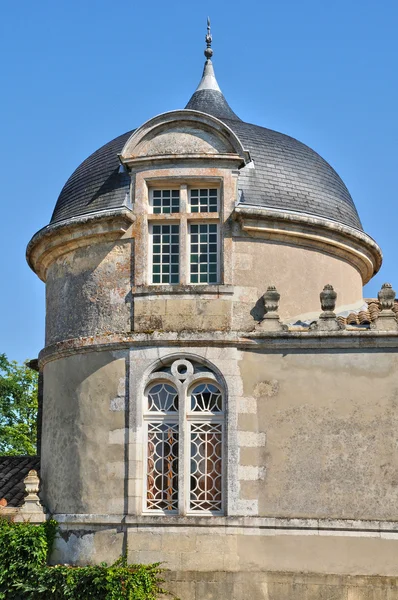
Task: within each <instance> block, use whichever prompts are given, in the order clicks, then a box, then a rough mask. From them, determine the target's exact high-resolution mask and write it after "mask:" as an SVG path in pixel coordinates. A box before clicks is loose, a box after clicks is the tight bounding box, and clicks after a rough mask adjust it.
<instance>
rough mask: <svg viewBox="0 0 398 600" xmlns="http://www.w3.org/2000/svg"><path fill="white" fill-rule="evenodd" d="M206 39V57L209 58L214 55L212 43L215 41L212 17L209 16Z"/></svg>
mask: <svg viewBox="0 0 398 600" xmlns="http://www.w3.org/2000/svg"><path fill="white" fill-rule="evenodd" d="M205 41H206V46H207V48H206V50H205V57H206V58H207V60H209V59H210V58H211V57H212V56H213V50H212V49H211V43H212V41H213V37H212V35H211V32H210V17H207V34H206V37H205Z"/></svg>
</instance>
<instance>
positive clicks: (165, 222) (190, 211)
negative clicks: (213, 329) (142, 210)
mask: <svg viewBox="0 0 398 600" xmlns="http://www.w3.org/2000/svg"><path fill="white" fill-rule="evenodd" d="M149 199H150V207H151V214H150V215H149V216H148V219H149V241H150V249H149V250H150V251H149V256H150V265H149V281H150V283H152V284H171V285H176V284H217V283H220V282H221V260H220V219H219V206H220V189H219V188H217V187H199V186H192V187H189V186H187V185H185V184H184V185H181V186H180V187H179V188H178V189H177V188H174V189H172V188H170V189H166V188H165V189H157V188H153V189H150V190H149Z"/></svg>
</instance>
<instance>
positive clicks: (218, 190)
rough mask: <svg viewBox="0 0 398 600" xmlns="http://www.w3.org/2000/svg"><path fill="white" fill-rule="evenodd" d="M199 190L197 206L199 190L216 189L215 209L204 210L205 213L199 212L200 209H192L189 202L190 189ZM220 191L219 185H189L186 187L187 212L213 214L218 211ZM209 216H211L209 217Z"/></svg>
mask: <svg viewBox="0 0 398 600" xmlns="http://www.w3.org/2000/svg"><path fill="white" fill-rule="evenodd" d="M196 189H197V190H199V206H200V190H214V189H215V190H217V210H216V211H213V212H210V211H206V212H205V213H201V211H200V210H198V211H197V212H196V211H192V202H191V192H192V190H196ZM220 192H221V188H220V186H219V185H213V186H210V185H204V184H202V185H190V186H189V187H188V209H189V210H188V212H189V214H191V215H197V214H206V215H215V214H217V213H219V212H220ZM210 218H211V217H210Z"/></svg>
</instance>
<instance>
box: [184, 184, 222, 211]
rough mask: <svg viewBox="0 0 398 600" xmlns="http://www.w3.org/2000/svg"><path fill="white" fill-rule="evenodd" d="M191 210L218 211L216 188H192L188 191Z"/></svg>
mask: <svg viewBox="0 0 398 600" xmlns="http://www.w3.org/2000/svg"><path fill="white" fill-rule="evenodd" d="M189 203H190V207H191V212H193V213H197V212H200V213H202V212H218V189H217V188H192V189H191V190H190V192H189Z"/></svg>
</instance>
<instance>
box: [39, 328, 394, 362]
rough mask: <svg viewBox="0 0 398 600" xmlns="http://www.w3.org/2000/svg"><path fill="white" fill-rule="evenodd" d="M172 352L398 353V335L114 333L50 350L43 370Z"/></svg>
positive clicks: (71, 341) (343, 332) (74, 340)
mask: <svg viewBox="0 0 398 600" xmlns="http://www.w3.org/2000/svg"><path fill="white" fill-rule="evenodd" d="M165 345H167V346H170V348H175V347H180V348H184V347H185V346H189V347H192V346H196V347H202V346H204V347H209V346H211V347H220V348H225V347H233V348H238V349H240V350H244V349H247V350H251V349H256V350H258V349H260V350H264V351H267V352H268V351H269V352H273V353H274V352H285V351H288V350H289V351H304V350H318V351H321V352H329V351H331V350H335V349H345V350H353V351H355V350H361V351H363V350H365V349H368V350H378V351H380V350H386V351H387V350H390V349H398V331H396V332H391V331H390V332H384V331H376V330H366V331H363V330H361V331H360V330H352V331H349V330H341V331H333V332H330V331H283V332H279V331H276V332H274V331H267V332H247V333H246V332H237V331H230V332H224V331H203V332H198V331H195V332H192V331H180V332H168V331H167V332H165V331H151V332H147V333H113V334H99V335H96V336H89V337H79V338H71V339H68V340H65V341H62V342H57V343H56V344H52V345H51V346H46V347H45V348H43V350H41V352H40V354H39V365H40V368H42V367H43V366H44V365H45V364H46V363H47V362H50V361H52V360H57V359H59V358H63V357H65V356H69V355H71V354H76V353H85V352H100V351H102V350H106V351H119V350H123V349H127V350H128V349H130V348H145V347H151V348H153V347H157V346H165Z"/></svg>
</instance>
